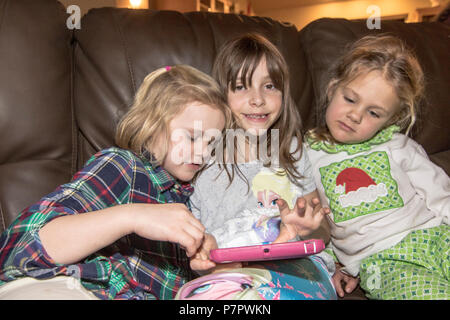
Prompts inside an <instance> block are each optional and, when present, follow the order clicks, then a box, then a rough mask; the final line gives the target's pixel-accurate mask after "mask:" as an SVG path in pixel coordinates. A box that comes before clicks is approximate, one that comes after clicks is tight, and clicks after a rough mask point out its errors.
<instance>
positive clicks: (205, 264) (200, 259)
mask: <svg viewBox="0 0 450 320" xmlns="http://www.w3.org/2000/svg"><path fill="white" fill-rule="evenodd" d="M217 248H218V246H217V241H216V238H214V236H213V235H211V234H208V233H206V234H205V240H204V241H203V243H202V246H201V247H200V249H199V250H198V252H197V253H196V254H195V256H194V257H192V258H191V263H190V266H191V269H192V270H195V271H197V272H198V273H200V274H202V275H203V274H206V273H214V272H221V271H224V270H227V269H235V268H242V266H243V264H242V263H240V262H234V263H219V264H216V263H214V262H213V261H211V260H209V253H210V251H211V250H214V249H217ZM204 271H206V272H204Z"/></svg>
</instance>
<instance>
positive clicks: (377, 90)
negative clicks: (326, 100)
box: [325, 71, 400, 143]
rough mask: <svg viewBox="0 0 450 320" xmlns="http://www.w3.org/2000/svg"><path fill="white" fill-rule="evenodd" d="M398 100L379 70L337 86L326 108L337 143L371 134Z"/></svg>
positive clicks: (385, 120)
mask: <svg viewBox="0 0 450 320" xmlns="http://www.w3.org/2000/svg"><path fill="white" fill-rule="evenodd" d="M399 105H400V100H399V98H398V96H397V94H396V92H395V89H394V87H393V86H392V85H391V84H390V83H389V82H388V81H386V80H385V79H384V78H383V77H382V75H381V73H380V71H371V72H369V73H367V74H362V75H360V76H359V77H357V78H356V79H355V80H353V81H351V82H350V83H348V84H347V85H345V86H339V87H338V88H336V91H335V93H334V95H333V97H332V99H331V101H330V104H329V106H328V108H327V110H326V115H325V120H326V123H327V126H328V129H329V130H330V133H331V135H332V136H333V138H334V139H336V140H337V141H338V142H340V143H359V142H363V141H366V140H369V139H370V138H372V137H373V136H374V135H375V134H376V133H377V132H378V131H379V130H380V129H382V128H384V126H385V125H386V124H387V122H388V121H389V119H391V118H392V117H393V116H394V115H395V114H396V113H397V111H398V108H399Z"/></svg>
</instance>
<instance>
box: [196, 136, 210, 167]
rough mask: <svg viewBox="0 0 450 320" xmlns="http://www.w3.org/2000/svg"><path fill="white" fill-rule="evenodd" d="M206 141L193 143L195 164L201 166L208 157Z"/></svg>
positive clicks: (208, 151)
mask: <svg viewBox="0 0 450 320" xmlns="http://www.w3.org/2000/svg"><path fill="white" fill-rule="evenodd" d="M208 146H209V143H208V141H205V140H203V141H200V140H198V141H196V142H195V143H194V159H193V162H194V163H196V164H203V163H204V162H205V161H207V159H208V158H209V157H210V154H209V153H210V150H209V148H208Z"/></svg>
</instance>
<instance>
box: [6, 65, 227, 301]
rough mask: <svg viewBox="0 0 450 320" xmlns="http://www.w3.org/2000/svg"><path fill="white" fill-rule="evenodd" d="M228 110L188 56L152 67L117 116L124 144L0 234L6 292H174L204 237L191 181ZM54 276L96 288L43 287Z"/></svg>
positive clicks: (138, 295)
mask: <svg viewBox="0 0 450 320" xmlns="http://www.w3.org/2000/svg"><path fill="white" fill-rule="evenodd" d="M229 119H230V116H229V110H228V107H227V106H226V103H225V100H224V97H223V94H222V92H221V90H220V89H219V87H218V85H217V83H216V82H215V81H214V79H213V78H211V77H209V76H208V75H206V74H204V73H202V72H200V71H198V70H196V69H194V68H192V67H189V66H184V65H177V66H173V67H165V68H160V69H158V70H155V71H154V72H152V73H150V74H149V75H148V76H147V77H146V78H145V79H144V81H143V83H142V85H141V87H140V88H139V90H138V92H137V94H136V96H135V100H134V103H133V105H132V106H131V108H130V110H129V111H128V112H127V113H126V114H125V116H124V117H123V119H122V121H121V122H120V124H119V126H118V129H117V137H116V141H117V145H118V147H111V148H108V149H104V150H102V151H100V152H98V153H97V154H95V155H94V156H93V157H92V158H91V159H90V160H89V161H88V162H87V163H86V165H85V167H84V168H82V169H81V170H80V171H79V172H77V173H76V174H75V175H74V177H73V179H72V181H70V182H69V183H66V184H63V185H61V186H59V187H58V188H57V189H56V190H55V191H54V192H52V193H50V194H49V195H47V196H45V197H43V198H42V199H41V200H40V201H39V202H38V203H36V204H34V205H32V206H30V207H28V208H27V209H25V210H24V211H23V212H22V213H21V214H20V215H19V217H18V218H17V219H16V220H15V221H14V222H13V223H12V224H11V225H10V226H9V228H7V230H5V232H4V233H3V234H2V235H1V238H0V247H1V248H2V251H1V255H0V284H3V285H5V286H4V288H5V289H2V288H0V296H2V293H3V295H4V296H6V297H8V296H14V292H11V291H14V290H15V291H17V290H19V291H20V294H24V293H26V294H27V297H29V298H34V299H36V298H39V299H47V298H53V299H62V298H63V299H68V298H70V297H75V298H77V299H83V298H85V297H87V296H88V297H95V298H100V299H117V298H120V299H171V298H173V297H175V294H176V292H177V290H178V288H179V287H180V286H181V285H182V284H183V283H185V282H186V281H188V280H191V279H192V278H193V276H194V275H193V273H192V271H191V270H190V268H189V260H188V257H189V256H193V255H194V254H195V253H196V251H197V249H198V248H199V247H200V245H201V243H202V241H203V238H204V230H205V228H204V226H203V225H202V224H201V223H200V222H199V221H198V220H197V219H196V218H194V216H193V215H192V213H191V212H190V210H189V202H188V199H189V196H190V195H191V193H192V191H193V188H192V186H191V184H190V181H191V180H192V179H193V178H194V176H195V174H196V173H197V172H198V171H199V170H200V169H201V168H202V166H203V165H204V161H205V158H206V157H207V156H208V154H207V152H206V150H209V148H208V145H209V144H210V142H211V140H213V139H214V138H217V137H218V136H220V134H221V131H222V130H223V128H224V127H225V125H228V122H229ZM199 125H200V127H199ZM198 127H199V128H198ZM194 144H195V145H196V146H194ZM198 146H200V147H199V148H198ZM55 276H58V277H56V278H55V279H64V277H61V276H72V277H74V278H76V279H75V280H76V281H79V283H78V288H79V289H80V290H81V291H84V292H85V293H86V291H87V293H89V294H90V295H89V294H86V295H83V294H81V296H80V295H77V296H74V293H75V292H78V291H80V290H73V289H74V286H73V285H72V288H66V290H63V291H62V292H61V291H58V290H61V288H55V287H50V288H47V289H46V290H40V289H42V288H43V287H42V286H41V285H42V284H44V285H45V284H46V283H48V282H46V281H42V280H43V279H50V278H54V277H55ZM30 278H34V279H38V280H40V281H31V283H30V281H29V279H30ZM34 279H33V280H34ZM13 280H14V281H13ZM7 282H8V283H7ZM36 283H40V284H39V285H38V286H37V287H36V286H35V285H36ZM10 284H11V285H10ZM27 284H31V285H33V287H32V288H34V290H31V289H30V286H28V287H27ZM52 284H53V282H52ZM5 290H6V291H7V292H5ZM8 290H9V291H8ZM2 291H3V292H2ZM16 293H17V292H16ZM30 295H31V296H30Z"/></svg>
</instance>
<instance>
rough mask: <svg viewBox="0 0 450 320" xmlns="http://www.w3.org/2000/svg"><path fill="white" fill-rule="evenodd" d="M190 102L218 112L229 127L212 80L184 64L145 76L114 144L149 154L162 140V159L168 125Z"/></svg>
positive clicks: (228, 113)
mask: <svg viewBox="0 0 450 320" xmlns="http://www.w3.org/2000/svg"><path fill="white" fill-rule="evenodd" d="M192 102H198V103H201V104H205V105H208V106H211V107H214V108H217V109H219V110H220V111H222V113H223V114H224V116H225V124H226V125H229V122H230V120H231V117H232V116H231V111H230V110H229V108H228V106H227V104H226V101H225V97H224V95H223V93H222V91H221V90H220V88H219V86H218V84H217V82H216V81H215V80H214V79H213V78H211V77H210V76H208V75H207V74H205V73H203V72H201V71H199V70H197V69H195V68H193V67H190V66H187V65H176V66H172V67H165V68H160V69H157V70H155V71H153V72H152V73H150V74H148V75H147V76H146V77H145V79H144V81H143V82H142V84H141V86H140V88H139V89H138V91H137V93H136V95H135V98H134V102H133V105H132V106H131V108H130V109H129V110H128V112H127V113H126V114H125V115H124V117H123V118H122V120H121V121H120V122H119V125H118V127H117V131H116V144H117V145H118V146H119V147H121V148H123V149H128V150H131V151H133V152H135V153H136V154H138V155H144V154H145V153H146V152H149V153H150V154H151V153H152V152H151V150H152V148H153V147H154V146H155V143H156V141H157V140H158V139H160V138H163V139H165V140H166V142H167V143H164V144H163V145H164V148H165V149H164V150H159V152H158V153H160V154H161V155H162V157H161V158H162V159H163V158H165V156H166V155H167V146H168V145H169V139H170V136H169V135H170V132H169V123H170V121H171V120H172V119H173V118H174V117H175V116H176V115H177V114H178V113H180V112H181V111H182V109H183V108H184V107H185V106H186V105H187V104H189V103H192ZM152 160H153V162H157V161H156V159H152ZM158 160H161V159H158Z"/></svg>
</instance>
